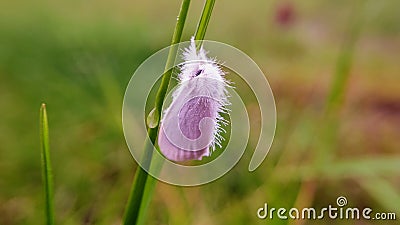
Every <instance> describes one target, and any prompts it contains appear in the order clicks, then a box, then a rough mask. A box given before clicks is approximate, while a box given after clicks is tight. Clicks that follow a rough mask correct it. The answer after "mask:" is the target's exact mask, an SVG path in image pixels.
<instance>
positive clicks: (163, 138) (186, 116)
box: [158, 96, 219, 161]
mask: <svg viewBox="0 0 400 225" xmlns="http://www.w3.org/2000/svg"><path fill="white" fill-rule="evenodd" d="M173 106H174V104H172V105H171V107H173ZM218 106H219V103H218V102H216V101H215V100H213V99H211V98H209V97H204V96H201V97H195V98H193V99H190V100H189V101H188V102H187V103H185V104H184V105H183V107H182V108H181V109H180V110H179V116H178V118H179V128H178V129H180V131H179V130H176V132H181V134H182V135H184V136H185V137H186V138H188V139H191V140H196V139H197V138H199V137H200V135H201V134H202V133H201V131H203V132H204V133H207V134H209V136H208V137H207V138H208V139H209V140H210V143H211V142H212V141H213V138H214V137H213V134H214V133H215V129H216V123H217V122H216V118H217V115H218ZM176 111H177V110H173V109H172V110H171V109H170V110H169V111H168V112H169V113H171V112H176ZM170 118H172V117H171V116H169V115H168V113H167V114H166V115H165V118H164V120H163V122H162V124H161V128H160V133H159V137H158V145H159V147H160V150H161V152H162V153H163V154H164V156H165V157H166V158H168V159H170V160H173V161H187V160H200V159H201V158H202V157H203V156H208V155H209V154H210V150H209V147H210V146H207V147H206V148H202V149H199V150H197V149H198V148H196V145H194V146H193V149H189V150H187V149H182V148H179V147H177V145H176V144H174V143H171V141H170V139H169V138H168V137H169V136H170V135H166V133H165V130H164V129H163V124H167V123H169V122H170V121H169V119H170ZM204 118H211V119H212V121H213V122H212V123H203V124H202V123H201V121H202V120H203V119H204ZM200 126H202V127H201V131H200ZM195 143H196V142H195ZM199 146H203V145H201V143H199Z"/></svg>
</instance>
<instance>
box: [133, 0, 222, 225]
mask: <svg viewBox="0 0 400 225" xmlns="http://www.w3.org/2000/svg"><path fill="white" fill-rule="evenodd" d="M214 3H215V0H211V1H209V0H207V2H206V4H205V5H204V8H203V12H202V14H201V17H200V20H199V23H198V26H197V30H196V34H195V39H196V40H203V39H204V36H205V33H206V30H207V26H208V22H209V21H210V17H211V13H212V10H213V6H214ZM197 46H198V47H199V46H200V45H197ZM173 52H174V53H175V52H176V50H174V51H173ZM175 56H176V55H173V57H172V58H171V59H175ZM168 61H169V60H168ZM171 63H172V61H171ZM170 66H171V65H168V63H167V67H166V69H168V68H170ZM171 71H172V70H171ZM168 79H169V78H168ZM168 82H169V81H168ZM160 109H161V108H160ZM155 112H156V110H153V111H152V112H151V113H150V115H151V119H149V118H150V117H148V124H149V127H151V125H152V126H153V127H155V126H154V125H155V124H157V123H158V120H159V118H160V116H161V115H154V113H155ZM155 122H156V123H155ZM157 125H158V124H157ZM152 163H156V164H157V163H158V164H160V162H152ZM156 166H157V167H158V168H157V169H156V170H160V169H161V168H160V167H161V165H156ZM156 183H157V180H156V179H155V178H153V177H148V178H147V181H146V186H145V191H144V193H143V200H142V205H141V210H143V211H142V214H141V215H139V219H138V223H137V224H140V225H141V224H144V222H145V215H146V214H147V210H148V208H149V205H150V201H151V197H152V196H153V193H154V190H155V186H156Z"/></svg>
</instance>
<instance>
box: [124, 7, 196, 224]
mask: <svg viewBox="0 0 400 225" xmlns="http://www.w3.org/2000/svg"><path fill="white" fill-rule="evenodd" d="M189 5H190V0H183V1H182V5H181V8H180V11H179V16H178V20H177V22H176V26H175V30H174V34H173V37H172V42H171V45H174V44H177V43H179V42H180V40H181V37H182V32H183V28H184V25H185V21H186V16H187V13H188V10H189ZM176 51H177V49H176V48H170V51H169V54H168V59H167V63H166V67H165V68H170V67H171V65H172V64H173V62H174V60H175V57H176ZM171 76H172V70H167V71H166V72H165V73H164V74H163V77H162V80H161V84H160V88H159V89H158V92H157V95H156V101H155V108H154V109H153V110H154V112H153V113H152V117H151V118H148V122H150V124H151V126H149V127H150V128H149V130H148V136H149V138H148V139H146V143H145V149H144V150H145V154H144V158H143V164H144V166H145V167H147V168H150V163H151V158H152V149H151V148H152V146H153V143H155V140H156V138H157V134H158V124H159V118H160V116H161V110H162V104H163V102H164V98H165V95H166V93H167V90H168V86H169V82H170V80H171ZM147 178H148V174H147V172H146V171H145V170H144V169H142V168H141V167H138V168H137V170H136V174H135V179H134V182H133V185H132V189H131V193H130V196H129V199H128V204H127V206H126V209H125V213H124V222H123V224H124V225H134V224H137V223H138V218H139V215H140V213H141V212H142V211H143V210H144V209H142V206H143V205H147V204H146V203H145V204H142V203H143V195H144V193H145V188H146V187H145V186H146V182H147ZM152 183H153V185H155V182H152ZM146 193H148V192H146ZM150 194H151V193H149V194H147V195H148V197H147V198H148V200H146V201H149V199H150Z"/></svg>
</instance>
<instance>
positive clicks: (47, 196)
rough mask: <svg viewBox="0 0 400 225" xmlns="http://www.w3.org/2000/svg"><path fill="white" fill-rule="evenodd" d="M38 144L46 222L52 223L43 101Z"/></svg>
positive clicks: (51, 183)
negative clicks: (39, 145)
mask: <svg viewBox="0 0 400 225" xmlns="http://www.w3.org/2000/svg"><path fill="white" fill-rule="evenodd" d="M40 144H41V158H42V176H43V183H44V193H45V205H46V206H45V207H46V212H45V214H46V224H47V225H52V224H54V207H53V176H52V172H51V163H50V149H49V125H48V120H47V112H46V105H45V104H44V103H43V104H42V106H41V107H40Z"/></svg>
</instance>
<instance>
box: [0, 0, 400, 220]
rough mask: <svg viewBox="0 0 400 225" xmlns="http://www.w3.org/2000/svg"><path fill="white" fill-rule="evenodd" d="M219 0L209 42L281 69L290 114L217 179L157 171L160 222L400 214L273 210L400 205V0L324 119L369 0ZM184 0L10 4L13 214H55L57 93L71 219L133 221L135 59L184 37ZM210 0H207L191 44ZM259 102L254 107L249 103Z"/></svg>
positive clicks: (380, 6)
mask: <svg viewBox="0 0 400 225" xmlns="http://www.w3.org/2000/svg"><path fill="white" fill-rule="evenodd" d="M288 2H289V4H291V5H292V7H293V8H292V9H293V15H294V17H293V20H292V21H291V23H290V24H287V25H282V24H280V23H278V22H277V21H276V14H277V11H279V7H280V5H282V4H283V2H282V1H264V0H257V1H237V2H233V1H227V0H221V1H217V2H216V5H215V9H214V12H213V16H212V18H211V22H210V25H209V29H208V31H207V35H206V38H207V39H211V40H217V41H221V42H225V43H228V44H231V45H234V46H236V47H237V48H239V49H241V50H243V51H244V52H246V53H247V54H248V55H249V56H251V57H252V58H253V59H254V60H255V61H256V62H257V63H258V64H259V65H260V67H261V68H262V70H263V71H264V73H266V75H267V77H268V79H269V82H270V85H271V87H272V90H273V91H274V94H275V98H276V104H277V114H278V125H277V133H276V136H275V141H274V144H273V146H272V148H271V150H270V154H269V155H268V157H267V159H266V161H264V163H263V164H262V166H261V167H260V168H259V169H258V170H256V171H255V172H253V173H249V172H248V171H247V167H248V163H249V157H250V154H248V156H247V157H245V158H243V159H242V160H241V161H240V162H239V164H238V165H237V166H236V167H235V168H234V169H233V170H232V171H231V172H229V173H228V174H227V175H225V176H224V177H222V178H221V179H219V180H217V181H216V182H213V183H211V184H208V185H204V186H200V187H193V188H180V187H175V186H171V185H167V184H163V183H158V184H157V187H156V190H155V195H154V199H153V201H152V202H151V205H150V208H149V215H148V224H174V225H175V224H198V225H200V224H207V225H211V224H330V223H334V224H362V225H366V224H399V222H398V221H399V220H397V221H373V220H371V221H368V220H359V221H355V220H335V221H332V220H329V219H325V220H317V221H302V220H299V221H294V220H277V219H274V220H266V221H262V220H259V219H258V218H257V217H256V211H257V209H258V208H259V207H261V206H262V205H263V204H264V203H265V202H266V203H268V204H269V205H270V206H271V207H288V208H289V207H292V206H296V207H299V208H301V207H310V206H314V207H317V208H318V207H325V206H327V205H329V204H332V205H335V204H336V198H337V197H338V196H341V195H343V196H346V197H347V199H348V201H349V206H353V207H356V206H357V207H361V208H362V207H371V208H373V209H374V211H376V212H379V211H382V212H396V213H397V217H398V219H399V217H400V64H399V63H400V61H399V59H400V54H399V53H400V13H399V9H400V1H397V0H384V1H369V2H368V3H367V4H366V6H365V7H360V8H357V9H358V10H361V11H362V13H361V14H362V15H363V25H362V27H361V30H360V35H359V38H358V40H357V42H356V44H355V49H354V55H353V64H352V67H351V71H350V78H349V80H348V83H347V84H346V89H345V95H344V96H345V98H344V101H343V104H340V107H339V108H338V110H335V111H334V113H333V114H334V115H333V116H329V117H324V116H322V115H323V111H324V107H325V105H326V98H327V95H328V93H329V90H330V87H331V84H332V80H333V79H334V78H333V76H334V71H335V65H336V61H337V58H338V55H339V54H340V50H341V45H342V40H343V39H344V37H345V36H346V32H347V27H348V24H349V23H351V21H349V20H350V18H352V17H351V14H354V13H355V10H354V8H355V7H353V6H354V5H355V3H356V1H344V0H339V1H327V0H324V1H316V0H312V1H291V2H290V1H288ZM179 4H180V2H179V1H155V0H150V1H140V2H139V1H125V0H116V1H105V0H99V1H93V0H88V1H76V0H75V1H50V0H39V1H22V0H16V1H2V2H1V3H0V104H1V110H0V224H1V225H9V224H43V223H44V214H43V213H44V211H43V206H44V202H43V187H42V185H41V170H40V149H39V131H38V129H39V124H38V122H39V107H40V104H41V102H43V101H44V102H46V103H47V109H48V113H49V123H50V138H51V139H50V142H51V143H50V145H51V158H52V163H53V174H54V182H55V207H56V208H55V210H56V221H57V223H58V224H65V225H70V224H107V225H109V224H119V223H120V222H121V218H122V214H123V209H124V207H125V204H126V201H127V197H128V194H129V190H130V185H131V182H132V179H133V175H134V171H135V169H136V167H137V164H136V163H135V162H134V160H133V158H132V157H131V154H130V153H129V150H128V149H127V147H126V144H125V141H124V137H123V133H122V127H121V104H122V99H123V94H124V89H125V86H126V85H127V83H128V81H129V79H130V76H131V74H132V73H133V72H134V70H135V68H136V67H137V66H138V65H139V64H140V63H141V62H142V61H143V60H145V59H146V58H147V57H148V56H150V55H151V54H152V53H154V52H155V51H157V50H159V49H160V48H162V47H165V46H167V45H168V44H169V42H170V40H171V36H172V31H173V27H174V23H175V21H176V15H177V13H178V10H179ZM202 5H203V1H197V0H194V1H192V5H191V7H190V11H189V15H188V20H187V25H186V27H185V32H184V40H188V39H189V37H190V36H191V35H192V33H193V32H194V30H195V27H196V24H197V20H198V18H199V16H200V12H201V8H202ZM250 110H251V109H250Z"/></svg>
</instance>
